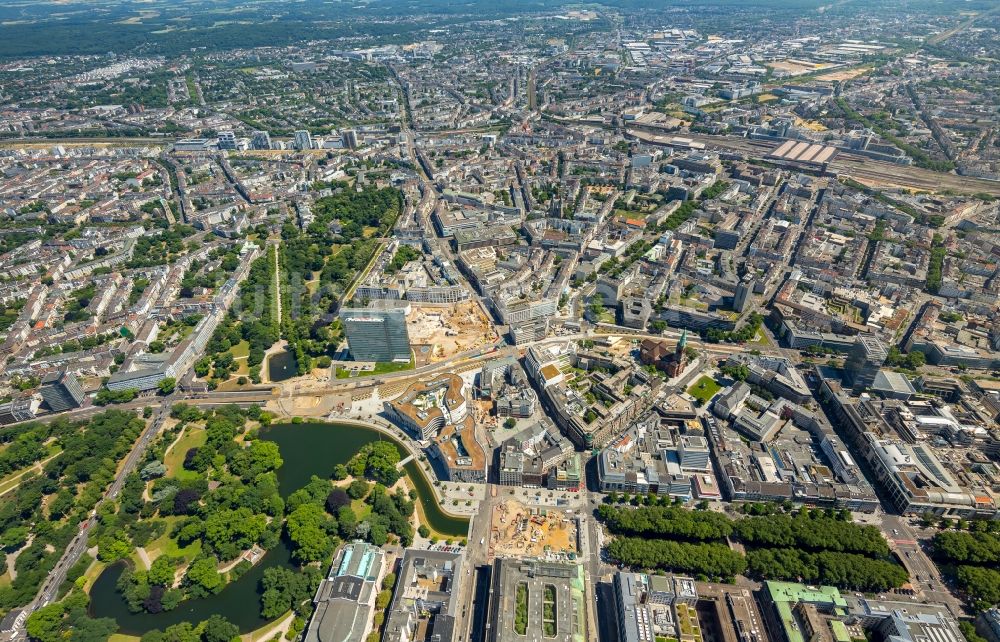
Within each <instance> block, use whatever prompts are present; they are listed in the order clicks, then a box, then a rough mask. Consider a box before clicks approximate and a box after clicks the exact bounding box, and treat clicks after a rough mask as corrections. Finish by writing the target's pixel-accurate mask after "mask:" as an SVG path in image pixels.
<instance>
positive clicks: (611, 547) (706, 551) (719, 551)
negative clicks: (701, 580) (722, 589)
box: [608, 537, 747, 581]
mask: <svg viewBox="0 0 1000 642" xmlns="http://www.w3.org/2000/svg"><path fill="white" fill-rule="evenodd" d="M608 554H609V555H610V556H611V557H612V558H614V559H616V560H618V561H619V562H622V563H623V564H626V565H628V566H632V567H635V568H655V569H663V570H668V571H676V572H679V573H691V574H694V575H699V576H706V577H711V578H720V579H723V580H725V581H729V580H731V579H732V578H734V577H735V576H737V575H741V574H743V573H744V572H745V571H746V568H747V562H746V559H744V557H743V556H742V555H740V554H739V553H737V552H736V551H734V550H732V549H731V548H729V547H728V546H726V545H725V544H688V543H685V542H672V541H670V540H664V539H644V538H641V537H616V538H615V539H613V540H611V542H610V543H609V544H608Z"/></svg>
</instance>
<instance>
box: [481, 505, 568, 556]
mask: <svg viewBox="0 0 1000 642" xmlns="http://www.w3.org/2000/svg"><path fill="white" fill-rule="evenodd" d="M490 540H491V541H490V545H491V546H490V548H491V549H492V550H493V554H494V555H500V556H515V555H516V556H520V557H543V556H545V554H546V553H564V554H569V553H578V551H577V549H576V520H574V519H573V518H572V516H570V515H569V514H567V513H564V512H563V511H560V510H557V509H552V508H549V509H538V510H534V511H533V510H531V509H528V508H527V507H525V506H524V505H523V504H521V503H520V502H516V501H514V500H507V501H506V502H504V503H503V504H500V505H498V506H497V507H496V508H495V509H494V510H493V516H492V523H491V525H490Z"/></svg>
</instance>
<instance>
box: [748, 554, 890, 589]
mask: <svg viewBox="0 0 1000 642" xmlns="http://www.w3.org/2000/svg"><path fill="white" fill-rule="evenodd" d="M746 559H747V567H748V573H749V574H750V575H751V576H753V577H756V578H758V579H762V580H785V581H796V582H806V583H810V584H813V583H816V584H829V585H832V586H838V587H840V588H845V589H853V590H856V591H869V592H872V591H887V590H889V589H892V588H896V587H899V586H902V585H903V584H905V583H906V582H907V580H908V579H909V576H908V575H907V573H906V569H904V568H903V567H902V566H900V565H898V564H894V563H892V562H889V561H886V560H882V559H872V558H870V557H867V556H865V555H857V554H855V553H837V552H834V551H823V552H820V553H809V552H806V551H801V550H798V549H792V548H761V549H753V550H750V551H748V552H747V557H746Z"/></svg>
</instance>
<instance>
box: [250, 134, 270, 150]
mask: <svg viewBox="0 0 1000 642" xmlns="http://www.w3.org/2000/svg"><path fill="white" fill-rule="evenodd" d="M250 148H251V149H271V134H269V133H267V132H266V131H264V130H261V129H258V130H256V131H254V133H253V136H252V137H251V138H250Z"/></svg>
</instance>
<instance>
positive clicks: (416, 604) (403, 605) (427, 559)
mask: <svg viewBox="0 0 1000 642" xmlns="http://www.w3.org/2000/svg"><path fill="white" fill-rule="evenodd" d="M462 561H463V559H462V553H446V552H444V551H425V550H422V549H416V548H408V549H406V550H405V551H404V552H403V559H402V561H401V562H400V564H399V573H398V576H399V579H398V580H397V581H396V591H395V593H394V594H393V596H392V603H391V604H390V605H389V610H388V611H387V613H386V624H385V633H384V634H383V635H382V642H415V641H416V640H432V641H433V642H454V641H456V640H458V639H459V638H458V634H457V631H455V616H456V615H457V612H458V599H457V598H458V595H459V593H461V583H462V580H463V579H464V575H465V574H464V573H463V572H462V570H461V569H462Z"/></svg>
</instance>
